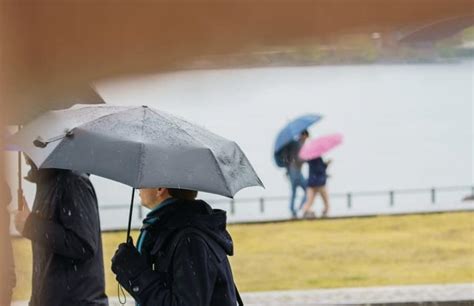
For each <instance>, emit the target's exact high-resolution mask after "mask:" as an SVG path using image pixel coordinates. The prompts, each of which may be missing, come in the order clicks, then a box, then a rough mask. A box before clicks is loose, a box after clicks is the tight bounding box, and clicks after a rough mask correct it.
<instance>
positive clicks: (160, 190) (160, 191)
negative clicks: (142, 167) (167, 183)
mask: <svg viewBox="0 0 474 306" xmlns="http://www.w3.org/2000/svg"><path fill="white" fill-rule="evenodd" d="M166 191H167V189H166V188H163V187H160V188H158V189H157V190H156V196H157V197H158V198H161V197H163V196H164V195H165V193H166Z"/></svg>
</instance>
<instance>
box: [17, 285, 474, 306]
mask: <svg viewBox="0 0 474 306" xmlns="http://www.w3.org/2000/svg"><path fill="white" fill-rule="evenodd" d="M242 299H243V300H244V304H245V305H246V306H312V305H331V304H332V305H334V304H338V305H384V304H392V305H396V304H398V305H415V304H422V303H426V304H429V303H431V304H433V305H442V304H444V305H448V304H449V305H452V304H458V305H474V283H471V284H454V285H422V286H392V287H367V288H341V289H316V290H292V291H271V292H254V293H243V294H242ZM447 302H452V304H451V303H447ZM455 302H458V303H455ZM110 304H111V306H119V305H120V303H119V302H118V300H117V299H116V298H111V303H110ZM24 305H27V303H25V302H17V303H14V306H24ZM128 305H130V306H132V305H135V304H134V303H133V301H132V300H128V302H127V306H128ZM190 306H192V305H190Z"/></svg>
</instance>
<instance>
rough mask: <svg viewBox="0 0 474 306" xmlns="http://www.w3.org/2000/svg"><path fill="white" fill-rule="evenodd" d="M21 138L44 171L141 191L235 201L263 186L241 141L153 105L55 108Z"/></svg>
mask: <svg viewBox="0 0 474 306" xmlns="http://www.w3.org/2000/svg"><path fill="white" fill-rule="evenodd" d="M13 141H14V142H15V143H16V144H17V145H18V146H19V147H20V148H21V150H22V151H23V152H25V153H27V154H28V155H29V156H30V157H31V159H32V160H33V161H34V162H35V164H36V165H37V166H38V167H39V168H59V169H71V170H76V171H80V172H85V173H92V174H95V175H99V176H102V177H106V178H109V179H112V180H115V181H118V182H121V183H124V184H127V185H130V186H132V187H134V188H152V187H168V188H181V189H191V190H198V191H204V192H210V193H215V194H220V195H223V196H227V197H233V196H234V195H235V193H237V191H239V190H240V189H242V188H245V187H249V186H263V184H262V182H261V181H260V179H259V178H258V176H257V174H256V173H255V171H254V169H253V167H252V166H251V164H250V162H249V161H248V159H247V158H246V156H245V154H244V153H243V152H242V150H241V149H240V148H239V146H238V145H237V144H236V143H235V142H232V141H229V140H227V139H225V138H223V137H220V136H218V135H216V134H213V133H211V132H209V131H208V130H206V129H204V128H201V127H199V126H197V125H194V124H191V123H189V122H187V121H185V120H183V119H180V118H178V117H175V116H173V115H170V114H168V113H165V112H162V111H158V110H155V109H152V108H149V107H147V106H140V107H128V106H110V105H100V106H84V105H82V106H81V105H79V106H75V107H72V108H70V109H66V110H61V111H51V112H48V113H46V114H44V115H43V116H41V117H39V118H38V119H36V120H34V121H33V122H31V123H30V124H28V125H27V126H25V127H24V128H23V129H22V130H21V131H20V132H18V133H17V134H15V136H14V137H13Z"/></svg>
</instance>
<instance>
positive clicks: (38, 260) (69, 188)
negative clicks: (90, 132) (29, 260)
mask: <svg viewBox="0 0 474 306" xmlns="http://www.w3.org/2000/svg"><path fill="white" fill-rule="evenodd" d="M37 172H38V173H37V174H36V175H35V176H34V178H35V182H36V184H37V187H36V197H35V201H34V204H33V208H32V213H31V214H30V216H29V217H28V219H27V221H26V224H25V228H24V231H23V233H22V234H23V236H24V237H26V238H28V239H30V240H31V242H32V251H33V276H32V294H31V301H30V305H31V306H65V305H71V306H72V305H77V306H82V305H108V302H107V297H106V295H105V282H104V265H103V257H102V241H101V233H100V222H99V212H98V207H97V197H96V194H95V191H94V188H93V186H92V184H91V182H90V181H89V178H88V176H86V175H81V174H77V173H75V172H72V171H69V170H56V169H50V170H39V171H37Z"/></svg>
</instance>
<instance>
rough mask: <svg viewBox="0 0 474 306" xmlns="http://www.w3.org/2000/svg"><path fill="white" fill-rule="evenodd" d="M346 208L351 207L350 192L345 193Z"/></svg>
mask: <svg viewBox="0 0 474 306" xmlns="http://www.w3.org/2000/svg"><path fill="white" fill-rule="evenodd" d="M347 208H348V209H351V208H352V194H351V193H350V192H348V193H347Z"/></svg>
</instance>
